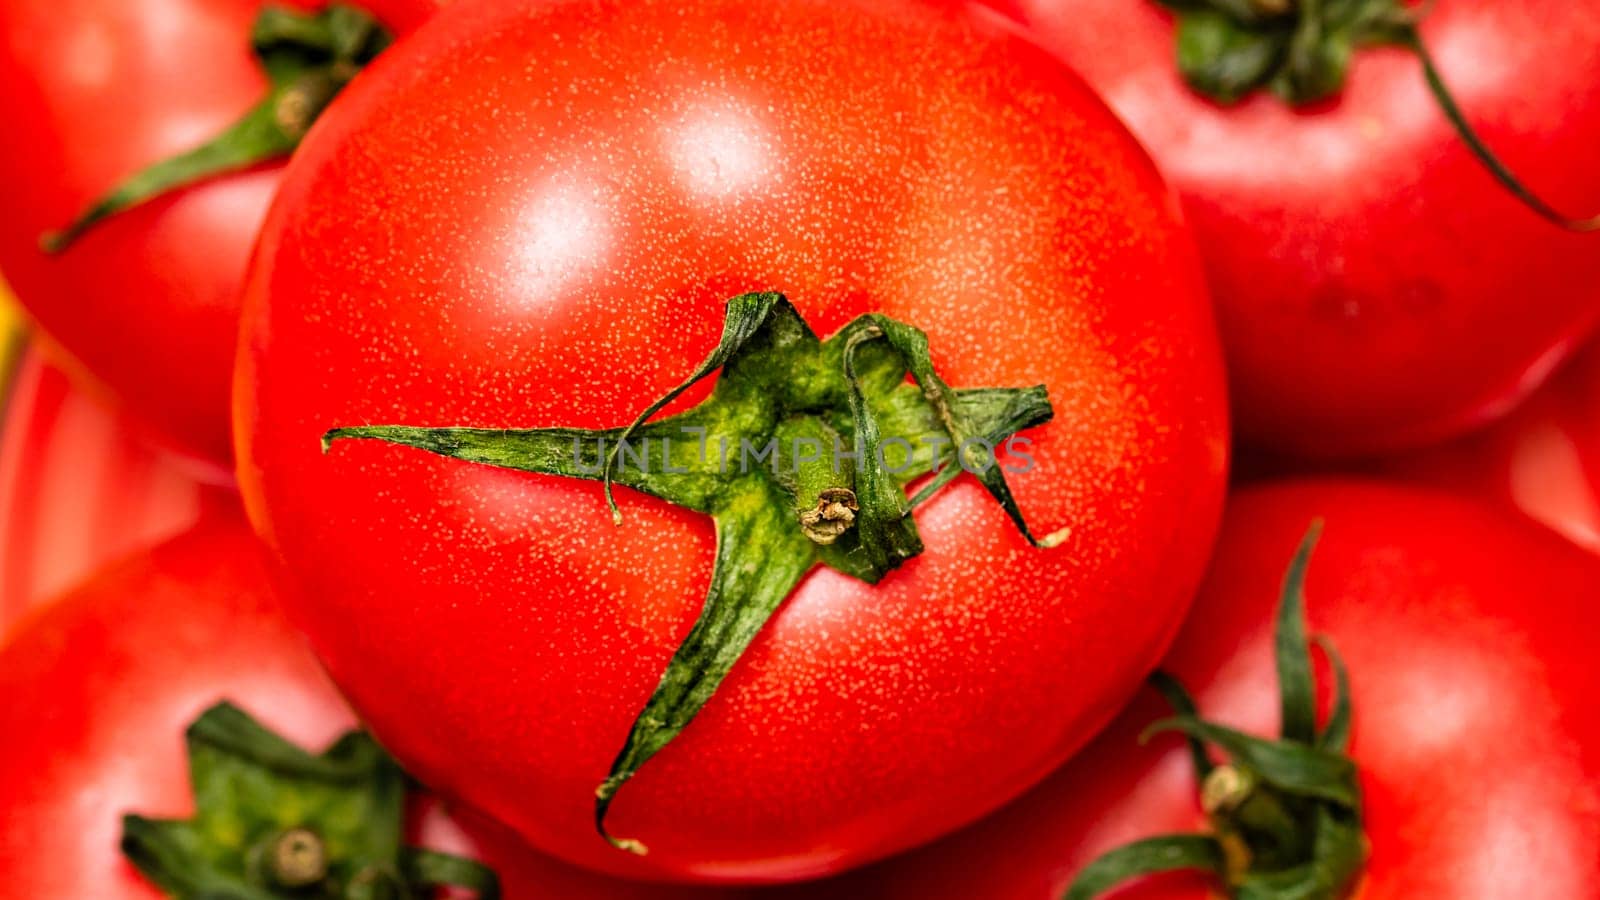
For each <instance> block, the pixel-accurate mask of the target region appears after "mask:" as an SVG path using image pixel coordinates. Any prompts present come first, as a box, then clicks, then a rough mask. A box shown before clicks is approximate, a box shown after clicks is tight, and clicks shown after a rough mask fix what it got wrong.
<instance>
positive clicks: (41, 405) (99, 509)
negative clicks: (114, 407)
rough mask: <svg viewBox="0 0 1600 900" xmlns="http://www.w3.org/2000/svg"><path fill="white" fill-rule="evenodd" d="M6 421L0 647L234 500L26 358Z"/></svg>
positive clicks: (122, 418) (0, 419) (0, 424)
mask: <svg viewBox="0 0 1600 900" xmlns="http://www.w3.org/2000/svg"><path fill="white" fill-rule="evenodd" d="M9 382H10V383H9V385H8V386H7V387H6V390H5V402H4V404H3V407H0V409H3V413H0V640H3V639H4V637H5V635H6V634H7V633H8V632H9V630H10V628H11V626H12V624H13V623H15V622H17V621H18V620H19V619H20V618H22V616H23V615H24V614H25V613H26V612H27V611H28V610H29V609H30V608H32V607H34V606H37V605H39V604H40V603H43V602H45V601H47V600H49V599H52V598H54V597H55V596H56V595H57V594H59V593H61V592H62V591H64V590H66V589H67V588H68V587H70V586H72V585H74V584H76V583H77V582H79V581H81V580H83V579H84V578H86V577H88V575H89V574H90V573H91V572H93V571H94V570H95V569H97V568H99V567H100V566H101V565H104V564H105V563H108V562H110V561H111V560H113V559H116V558H118V557H121V556H123V555H125V554H128V553H131V552H133V551H134V550H137V549H142V548H147V547H150V546H152V545H154V544H157V543H159V542H161V541H162V540H164V539H165V538H169V537H172V536H173V535H176V534H177V533H178V532H180V531H183V530H184V529H185V528H187V527H188V526H190V525H192V524H193V523H194V522H195V520H196V519H197V518H198V517H199V516H200V514H201V510H202V508H203V507H204V506H205V505H207V504H208V503H214V502H228V501H225V500H223V499H222V498H220V497H219V496H218V495H216V494H214V493H213V492H212V491H210V490H208V489H206V488H204V487H202V486H201V485H200V483H199V482H197V481H195V480H194V479H193V478H191V477H190V476H189V474H188V473H187V472H186V471H184V469H183V467H182V466H180V465H177V464H175V463H174V461H173V460H172V458H171V457H169V456H168V455H167V454H165V453H163V452H161V451H159V450H155V449H152V448H151V447H150V446H149V445H148V443H147V442H145V441H144V440H143V439H142V433H141V430H140V429H139V427H138V426H137V425H136V424H135V423H133V422H132V421H130V420H129V418H128V417H127V416H126V415H119V414H116V413H113V412H111V411H108V410H107V409H106V408H105V407H104V406H102V405H101V404H100V403H98V402H96V401H95V400H94V399H92V398H91V397H89V396H88V395H86V394H85V393H83V392H82V391H81V390H79V389H77V388H75V387H73V386H72V384H71V382H70V380H69V379H68V378H67V376H66V375H65V374H64V373H62V372H61V370H59V369H57V368H55V367H53V366H51V365H50V364H48V363H46V362H45V361H44V360H43V358H42V356H41V354H40V353H39V352H38V351H36V350H28V351H23V352H22V353H21V358H20V359H19V360H17V363H16V366H15V371H14V372H13V373H12V376H11V378H10V379H9Z"/></svg>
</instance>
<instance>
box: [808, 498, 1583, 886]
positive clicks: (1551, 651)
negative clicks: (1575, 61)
mask: <svg viewBox="0 0 1600 900" xmlns="http://www.w3.org/2000/svg"><path fill="white" fill-rule="evenodd" d="M1317 517H1320V518H1322V519H1323V520H1324V521H1325V525H1324V528H1323V532H1322V537H1321V541H1320V543H1319V544H1318V545H1317V547H1316V549H1315V552H1314V553H1313V555H1312V557H1311V562H1310V570H1309V580H1308V581H1307V583H1306V589H1305V591H1306V593H1305V596H1306V613H1307V619H1308V621H1309V626H1310V630H1311V632H1312V633H1313V634H1320V635H1324V636H1326V637H1327V638H1328V639H1329V640H1330V641H1331V642H1332V644H1333V646H1334V647H1336V648H1337V650H1338V652H1339V653H1340V654H1341V655H1342V656H1343V658H1344V659H1345V661H1346V663H1347V666H1348V669H1349V673H1350V683H1351V692H1352V694H1351V696H1352V701H1353V711H1354V733H1353V742H1352V744H1351V750H1350V752H1351V755H1352V756H1353V757H1354V759H1355V762H1356V764H1357V766H1359V769H1360V785H1361V790H1362V794H1363V797H1364V803H1365V819H1366V833H1367V836H1368V838H1369V839H1370V841H1371V852H1370V856H1369V858H1368V862H1367V865H1366V871H1365V876H1364V881H1362V882H1361V886H1360V887H1359V888H1358V890H1357V893H1356V896H1359V897H1361V898H1362V900H1389V898H1395V900H1399V898H1405V900H1413V898H1419V897H1441V898H1442V897H1449V898H1473V897H1573V898H1577V897H1595V896H1600V856H1597V855H1596V854H1595V852H1594V848H1595V847H1596V846H1600V725H1597V723H1596V722H1595V720H1594V718H1593V716H1591V715H1590V714H1589V703H1588V698H1590V697H1592V696H1593V695H1594V691H1595V690H1596V689H1597V688H1600V670H1597V669H1596V668H1595V666H1594V664H1593V657H1594V649H1593V648H1594V644H1595V641H1596V639H1597V638H1600V633H1597V622H1596V618H1595V616H1594V611H1593V608H1594V589H1595V586H1596V585H1597V584H1600V564H1597V563H1596V561H1595V560H1594V558H1593V557H1592V556H1590V555H1589V554H1587V553H1584V552H1582V551H1581V550H1578V549H1577V548H1574V547H1572V546H1570V545H1569V544H1567V543H1566V542H1564V541H1562V540H1560V539H1558V538H1556V537H1554V536H1551V535H1549V534H1546V533H1543V532H1542V531H1541V530H1540V529H1537V528H1533V527H1531V526H1527V525H1523V524H1520V523H1518V522H1516V521H1513V520H1509V519H1505V518H1503V517H1501V516H1499V515H1497V514H1495V513H1494V512H1493V511H1492V510H1490V509H1488V508H1487V507H1479V506H1478V505H1476V504H1473V503H1469V502H1466V501H1463V500H1460V499H1457V498H1453V497H1450V496H1448V495H1444V494H1435V493H1432V492H1422V491H1417V490H1415V489H1404V488H1399V487H1394V486H1383V485H1379V484H1376V483H1367V482H1361V481H1345V480H1325V481H1309V482H1299V483H1292V482H1291V483H1287V484H1282V485H1277V486H1266V487H1257V488H1250V489H1247V490H1244V491H1242V492H1240V493H1239V494H1237V495H1236V496H1234V497H1233V498H1232V500H1231V502H1230V508H1229V510H1228V514H1227V516H1226V518H1225V520H1224V525H1223V532H1222V538H1221V539H1220V541H1219V544H1218V551H1217V556H1216V559H1215V561H1214V562H1213V564H1212V570H1211V574H1210V575H1209V577H1208V579H1207V581H1206V584H1205V587H1204V588H1203V589H1202V591H1201V594H1200V598H1199V599H1198V600H1197V601H1196V603H1195V607H1194V612H1193V615H1192V616H1191V617H1190V619H1189V622H1188V624H1186V625H1185V626H1184V631H1183V633H1182V634H1181V635H1180V636H1179V637H1178V640H1177V642H1176V643H1175V644H1174V645H1173V648H1172V652H1171V653H1170V654H1169V655H1168V657H1167V661H1166V662H1165V663H1164V664H1163V668H1164V669H1165V670H1166V671H1169V672H1171V673H1172V674H1174V675H1175V676H1176V677H1177V678H1178V680H1179V681H1181V682H1183V683H1184V684H1185V685H1187V686H1188V688H1189V689H1190V690H1191V691H1192V692H1193V693H1194V694H1195V697H1196V700H1197V704H1198V707H1199V711H1200V713H1201V715H1202V716H1204V717H1205V718H1207V719H1210V720H1215V721H1220V722H1223V723H1225V724H1229V725H1232V726H1234V727H1236V728H1239V729H1241V730H1243V731H1246V732H1249V733H1252V734H1261V735H1270V734H1274V733H1276V729H1277V726H1278V693H1277V689H1276V679H1275V675H1274V672H1273V665H1274V660H1273V620H1274V611H1275V609H1276V606H1277V603H1278V597H1279V590H1280V582H1281V579H1282V578H1283V577H1284V571H1285V568H1286V567H1287V565H1288V563H1289V559H1290V557H1291V555H1292V554H1293V552H1294V548H1295V543H1296V542H1297V541H1299V540H1300V537H1301V535H1302V534H1304V533H1305V531H1306V528H1307V526H1308V524H1309V523H1310V522H1311V521H1312V520H1313V519H1314V518H1317ZM1322 668H1323V667H1322V666H1321V665H1320V664H1319V665H1318V669H1319V670H1320V669H1322ZM1327 675H1328V673H1327V672H1326V671H1322V672H1320V675H1319V678H1320V679H1321V681H1322V682H1323V686H1324V687H1326V682H1327V680H1328V678H1327ZM1324 699H1326V697H1324ZM1168 715H1171V710H1170V707H1167V706H1165V704H1163V703H1162V702H1161V700H1160V698H1159V697H1157V696H1156V695H1155V693H1154V692H1153V691H1149V692H1147V695H1146V696H1143V697H1142V698H1141V699H1140V701H1139V702H1137V703H1135V704H1134V705H1133V706H1131V707H1130V708H1129V709H1128V710H1127V711H1125V712H1124V713H1123V715H1122V716H1121V717H1120V718H1119V719H1118V720H1117V722H1116V724H1114V725H1113V726H1112V727H1111V728H1110V729H1108V730H1107V731H1106V732H1105V733H1104V734H1103V735H1102V736H1101V737H1099V738H1097V739H1096V741H1095V743H1094V744H1093V745H1092V746H1091V747H1090V748H1089V749H1088V750H1086V751H1085V752H1084V753H1083V754H1082V755H1080V756H1079V757H1077V758H1076V759H1074V760H1073V762H1072V763H1070V764H1069V765H1068V766H1067V767H1066V768H1064V769H1063V770H1062V771H1061V772H1059V773H1057V774H1056V775H1054V776H1052V777H1051V778H1050V780H1049V781H1047V782H1046V783H1045V784H1044V785H1042V786H1041V787H1039V788H1038V789H1037V790H1035V791H1034V792H1033V793H1031V794H1029V795H1027V796H1026V797H1025V798H1023V799H1022V800H1021V801H1019V802H1017V803H1016V804H1014V805H1012V806H1011V807H1009V808H1007V809H1006V810H1004V811H1003V812H1001V813H1000V814H998V815H996V816H994V817H992V818H990V819H988V820H986V821H984V822H982V823H981V824H979V825H978V826H976V827H974V828H972V829H970V830H968V831H966V832H963V833H962V834H960V835H957V836H955V837H952V838H950V839H949V840H946V841H943V842H940V843H938V844H934V845H932V846H930V847H927V848H925V849H924V850H921V851H918V852H917V853H914V854H911V855H908V856H906V857H903V858H901V859H898V860H894V861H892V862H891V863H889V864H886V865H884V866H882V867H879V868H877V869H874V870H872V871H870V872H864V873H862V874H861V876H860V878H859V879H858V880H853V881H846V882H844V883H842V884H839V885H835V886H830V887H832V888H833V889H834V890H836V891H837V892H838V894H839V895H841V896H853V895H859V896H873V897H885V898H898V897H906V898H911V897H918V898H920V897H984V898H986V900H989V898H992V900H1047V898H1057V897H1060V896H1061V895H1062V892H1063V890H1064V889H1065V888H1066V886H1067V885H1068V884H1069V883H1070V882H1071V881H1072V879H1073V878H1074V876H1075V875H1076V874H1077V873H1078V872H1079V871H1080V870H1081V869H1082V868H1083V866H1084V865H1086V864H1087V863H1088V862H1089V861H1090V860H1092V859H1094V858H1096V857H1097V856H1099V855H1100V854H1101V853H1103V852H1105V851H1107V850H1109V849H1111V848H1113V847H1118V846H1121V845H1124V844H1127V843H1128V842H1130V841H1133V840H1136V839H1142V838H1145V837H1149V836H1152V835H1157V834H1167V833H1177V832H1194V831H1197V830H1203V829H1204V827H1205V823H1204V817H1203V815H1202V814H1201V812H1200V809H1199V806H1198V804H1197V802H1196V784H1195V776H1194V773H1193V769H1192V767H1191V765H1190V760H1189V757H1188V754H1187V752H1186V751H1185V749H1184V747H1183V745H1182V742H1181V741H1180V740H1176V739H1174V738H1172V737H1170V736H1163V737H1159V738H1156V739H1155V740H1153V741H1152V742H1151V743H1150V744H1149V745H1148V746H1143V747H1141V746H1140V744H1139V735H1140V732H1141V731H1143V730H1144V729H1145V728H1146V727H1147V726H1149V725H1150V724H1151V723H1153V722H1155V721H1157V720H1159V719H1161V718H1163V717H1165V716H1168ZM1212 887H1213V886H1212V885H1211V883H1209V882H1208V881H1206V880H1204V879H1200V878H1198V877H1193V876H1189V875H1164V876H1159V877H1155V878H1152V879H1150V880H1149V881H1146V882H1142V883H1140V884H1138V885H1130V886H1129V887H1128V888H1127V889H1125V890H1123V891H1121V892H1116V893H1114V894H1109V895H1106V896H1108V897H1110V896H1114V897H1116V898H1117V900H1156V898H1185V900H1200V898H1203V897H1212V896H1216V894H1215V893H1214V892H1213V890H1212ZM852 892H853V893H852Z"/></svg>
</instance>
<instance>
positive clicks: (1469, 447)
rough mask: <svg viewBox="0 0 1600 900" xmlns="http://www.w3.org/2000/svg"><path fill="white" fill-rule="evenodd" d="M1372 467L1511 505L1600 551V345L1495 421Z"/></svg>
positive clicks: (1587, 350)
mask: <svg viewBox="0 0 1600 900" xmlns="http://www.w3.org/2000/svg"><path fill="white" fill-rule="evenodd" d="M1374 468H1376V469H1378V470H1380V471H1382V472H1384V473H1387V474H1391V475H1400V476H1403V477H1406V478H1409V479H1413V480H1418V481H1423V482H1426V483H1430V484H1437V485H1439V486H1441V487H1446V488H1450V489H1453V490H1457V491H1461V492H1464V493H1468V494H1473V495H1477V496H1481V497H1484V498H1486V499H1488V500H1491V501H1494V502H1496V503H1499V504H1502V505H1504V506H1508V507H1511V508H1513V509H1516V510H1519V511H1521V512H1522V513H1524V514H1525V515H1527V516H1528V517H1530V518H1532V519H1534V520H1536V521H1538V522H1542V523H1543V524H1545V525H1548V526H1549V527H1551V528H1553V529H1555V530H1556V531H1558V532H1560V533H1561V534H1563V535H1565V536H1566V537H1567V538H1569V539H1571V540H1572V541H1573V542H1575V543H1577V544H1579V545H1581V546H1583V547H1586V548H1588V549H1590V550H1594V551H1597V552H1600V346H1594V347H1590V348H1588V349H1586V350H1584V351H1583V352H1582V353H1581V354H1579V355H1578V358H1577V359H1575V360H1573V362H1572V364H1571V365H1569V366H1567V367H1566V368H1565V369H1563V370H1562V371H1561V372H1560V373H1559V374H1557V376H1556V377H1555V378H1553V379H1551V380H1550V382H1549V383H1548V384H1546V385H1545V386H1544V387H1543V388H1541V389H1540V390H1539V391H1538V393H1536V394H1534V395H1533V396H1532V397H1530V398H1528V401H1527V402H1526V403H1523V404H1522V405H1521V406H1519V407H1518V408H1517V410H1516V411H1515V412H1513V413H1512V414H1511V415H1509V416H1507V417H1506V418H1505V419H1503V420H1501V421H1500V422H1497V423H1495V424H1494V426H1493V427H1490V428H1487V429H1485V430H1483V431H1481V432H1478V433H1476V434H1472V435H1468V436H1467V437H1464V438H1461V439H1459V440H1456V441H1452V442H1450V443H1448V444H1444V445H1442V446H1439V447H1431V448H1428V449H1426V450H1420V451H1417V452H1415V453H1409V454H1403V455H1400V456H1395V457H1390V458H1388V459H1385V460H1382V461H1381V462H1379V463H1378V464H1377V465H1376V466H1375V467H1374Z"/></svg>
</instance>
